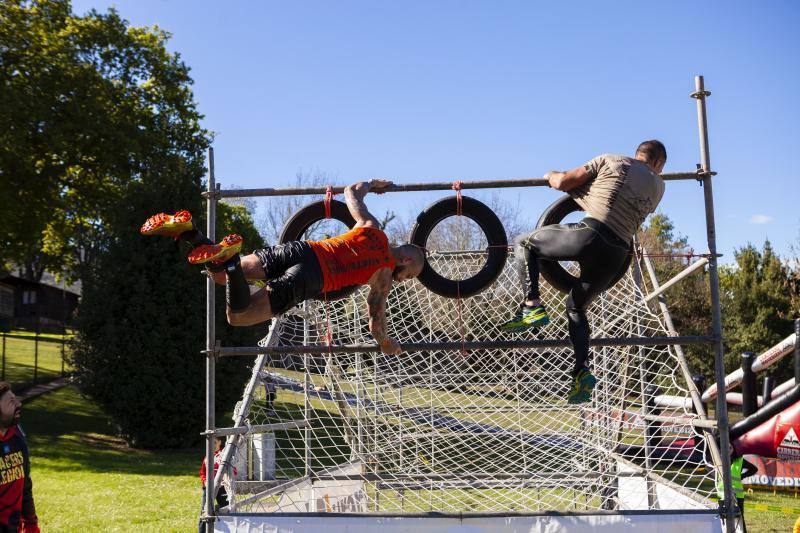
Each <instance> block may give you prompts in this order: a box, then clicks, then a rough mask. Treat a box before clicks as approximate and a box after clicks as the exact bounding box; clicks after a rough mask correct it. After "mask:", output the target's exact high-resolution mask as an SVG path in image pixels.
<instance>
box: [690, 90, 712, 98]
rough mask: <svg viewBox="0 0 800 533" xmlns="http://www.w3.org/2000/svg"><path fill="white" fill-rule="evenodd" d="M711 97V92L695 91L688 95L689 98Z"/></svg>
mask: <svg viewBox="0 0 800 533" xmlns="http://www.w3.org/2000/svg"><path fill="white" fill-rule="evenodd" d="M706 96H711V91H695V92H693V93H692V94H690V95H689V98H705V97H706Z"/></svg>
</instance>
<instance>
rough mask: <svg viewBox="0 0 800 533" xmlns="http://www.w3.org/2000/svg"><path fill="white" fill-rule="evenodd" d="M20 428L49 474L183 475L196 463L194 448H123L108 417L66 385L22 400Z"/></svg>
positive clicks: (196, 467)
mask: <svg viewBox="0 0 800 533" xmlns="http://www.w3.org/2000/svg"><path fill="white" fill-rule="evenodd" d="M22 426H23V429H24V430H25V432H26V434H27V435H28V445H29V447H30V448H31V456H32V458H33V461H34V463H35V462H36V461H37V459H38V460H41V461H42V462H45V461H46V462H47V468H48V469H50V470H53V471H74V470H75V469H76V468H77V469H80V470H82V471H86V472H108V473H116V474H139V475H160V476H185V475H186V474H187V473H194V472H197V471H198V470H199V468H200V462H201V461H202V454H203V452H202V450H201V449H200V448H197V449H191V450H157V451H149V450H137V449H132V448H128V447H127V445H126V444H125V442H124V441H123V440H122V439H120V438H118V437H116V431H115V429H114V426H113V425H112V424H111V422H110V420H109V418H108V417H107V416H106V415H105V414H104V413H103V412H102V411H101V410H100V409H99V408H98V407H97V406H96V405H94V404H93V403H91V402H90V401H89V400H87V399H86V398H83V397H82V396H81V395H80V393H79V392H78V391H77V389H76V388H74V387H71V386H70V387H64V388H63V389H59V390H57V391H54V392H51V393H48V394H45V395H43V396H40V397H38V398H35V399H33V400H30V401H29V402H26V403H25V405H24V406H23V408H22ZM198 431H199V430H198Z"/></svg>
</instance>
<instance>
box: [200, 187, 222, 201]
mask: <svg viewBox="0 0 800 533" xmlns="http://www.w3.org/2000/svg"><path fill="white" fill-rule="evenodd" d="M200 196H202V197H203V198H205V199H206V200H209V199H212V198H213V199H214V200H219V199H220V198H222V191H221V190H220V189H219V188H217V189H216V190H214V191H203V192H201V193H200Z"/></svg>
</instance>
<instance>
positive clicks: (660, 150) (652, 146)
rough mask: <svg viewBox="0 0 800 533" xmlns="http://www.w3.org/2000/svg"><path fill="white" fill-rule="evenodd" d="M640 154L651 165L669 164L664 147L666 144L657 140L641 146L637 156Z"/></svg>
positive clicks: (646, 142) (637, 150)
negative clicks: (660, 162) (659, 162)
mask: <svg viewBox="0 0 800 533" xmlns="http://www.w3.org/2000/svg"><path fill="white" fill-rule="evenodd" d="M639 154H642V155H643V156H644V158H645V160H647V161H650V162H651V163H656V162H658V161H664V162H665V163H666V162H667V149H666V148H665V147H664V143H662V142H661V141H657V140H655V139H653V140H650V141H645V142H643V143H642V144H640V145H639V147H638V148H637V149H636V155H639Z"/></svg>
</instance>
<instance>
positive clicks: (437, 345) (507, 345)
mask: <svg viewBox="0 0 800 533" xmlns="http://www.w3.org/2000/svg"><path fill="white" fill-rule="evenodd" d="M714 340H715V339H714V337H711V336H702V335H694V336H686V337H630V338H620V339H616V338H599V339H589V344H590V345H591V346H667V345H674V344H710V343H713V342H714ZM571 346H572V344H571V343H570V341H569V339H531V340H524V341H512V340H501V341H471V342H464V343H461V342H417V343H409V344H401V345H400V348H401V349H402V350H403V351H404V352H421V351H433V350H462V349H463V350H466V351H470V350H492V349H495V350H496V349H515V348H569V347H571ZM380 351H381V349H380V347H379V346H378V345H377V344H338V345H331V346H327V345H324V344H312V345H308V346H240V347H223V348H219V349H218V351H217V354H218V355H220V356H231V355H256V354H262V353H269V354H284V353H298V354H301V353H309V354H325V353H328V352H331V353H369V352H380Z"/></svg>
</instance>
